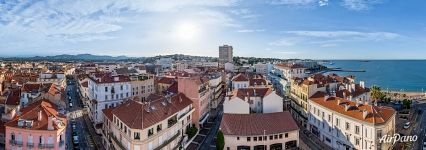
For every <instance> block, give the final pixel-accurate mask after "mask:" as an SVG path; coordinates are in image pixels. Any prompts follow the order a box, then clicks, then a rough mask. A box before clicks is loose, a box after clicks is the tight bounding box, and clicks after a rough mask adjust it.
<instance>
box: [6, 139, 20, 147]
mask: <svg viewBox="0 0 426 150" xmlns="http://www.w3.org/2000/svg"><path fill="white" fill-rule="evenodd" d="M9 143H10V145H16V146H22V141H17V140H9Z"/></svg>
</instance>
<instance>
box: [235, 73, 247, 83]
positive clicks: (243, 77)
mask: <svg viewBox="0 0 426 150" xmlns="http://www.w3.org/2000/svg"><path fill="white" fill-rule="evenodd" d="M232 81H237V82H238V81H249V78H248V77H247V76H246V75H245V74H242V73H239V74H238V75H236V76H235V77H234V78H232Z"/></svg>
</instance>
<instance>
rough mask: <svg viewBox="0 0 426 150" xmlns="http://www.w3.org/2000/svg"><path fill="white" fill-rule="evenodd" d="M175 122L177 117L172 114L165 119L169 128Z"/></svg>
mask: <svg viewBox="0 0 426 150" xmlns="http://www.w3.org/2000/svg"><path fill="white" fill-rule="evenodd" d="M176 123H177V117H176V116H174V117H172V118H170V119H169V120H167V127H168V128H170V127H172V126H173V125H175V124H176Z"/></svg>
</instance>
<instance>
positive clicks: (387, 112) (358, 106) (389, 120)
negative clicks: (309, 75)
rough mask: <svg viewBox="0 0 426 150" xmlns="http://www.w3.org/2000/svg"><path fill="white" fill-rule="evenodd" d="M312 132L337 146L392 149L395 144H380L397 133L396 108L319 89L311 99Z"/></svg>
mask: <svg viewBox="0 0 426 150" xmlns="http://www.w3.org/2000/svg"><path fill="white" fill-rule="evenodd" d="M308 103H309V109H308V112H309V117H308V118H309V126H310V129H309V130H310V131H311V132H312V133H313V134H314V135H316V136H317V137H319V139H320V140H321V141H323V142H324V143H325V144H327V145H329V146H331V147H332V148H334V149H339V150H344V149H363V150H382V149H389V148H390V147H391V146H392V144H393V143H380V142H379V139H380V138H382V137H383V136H385V135H389V136H393V134H394V133H395V114H396V112H395V110H394V109H393V108H390V107H385V106H372V105H369V104H367V103H366V102H365V101H357V102H353V101H349V100H347V99H343V98H339V97H335V96H334V95H328V94H325V93H323V92H317V93H316V94H314V95H313V96H312V97H311V98H310V99H309V100H308Z"/></svg>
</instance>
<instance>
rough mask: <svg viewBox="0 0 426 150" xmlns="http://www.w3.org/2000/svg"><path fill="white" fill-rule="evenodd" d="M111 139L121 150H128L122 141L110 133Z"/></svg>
mask: <svg viewBox="0 0 426 150" xmlns="http://www.w3.org/2000/svg"><path fill="white" fill-rule="evenodd" d="M109 137H111V138H112V140H113V141H114V142H115V144H116V145H118V147H120V149H122V150H126V147H124V145H123V144H121V142H120V140H118V139H117V137H115V136H114V134H112V133H109Z"/></svg>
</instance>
